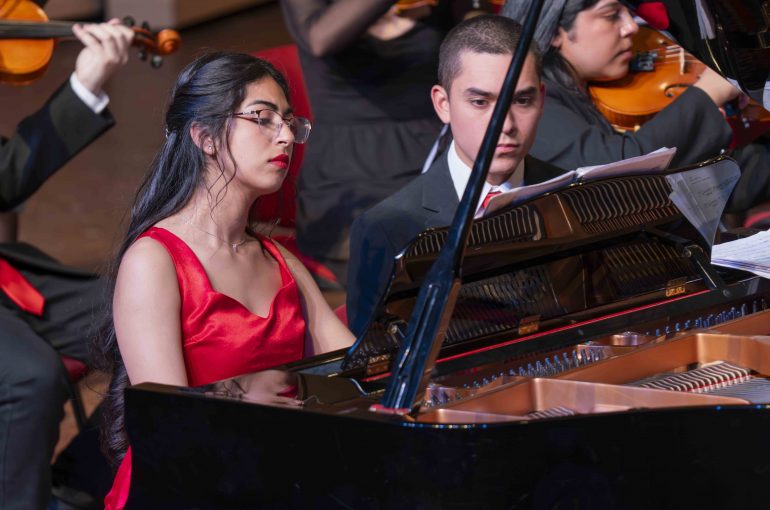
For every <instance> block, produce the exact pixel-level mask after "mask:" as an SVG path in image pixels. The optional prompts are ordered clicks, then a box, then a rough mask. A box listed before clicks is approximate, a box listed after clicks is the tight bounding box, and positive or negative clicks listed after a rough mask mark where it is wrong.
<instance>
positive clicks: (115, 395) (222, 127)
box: [93, 52, 289, 463]
mask: <svg viewBox="0 0 770 510" xmlns="http://www.w3.org/2000/svg"><path fill="white" fill-rule="evenodd" d="M265 78H269V79H273V80H275V82H276V83H277V84H278V85H279V86H280V87H281V89H282V90H283V92H284V94H285V95H286V99H287V100H289V88H288V86H287V84H286V80H285V79H284V77H283V76H282V75H281V74H280V73H279V72H278V71H277V70H276V69H275V68H274V67H273V66H272V65H271V64H269V63H268V62H266V61H264V60H262V59H259V58H256V57H253V56H251V55H247V54H243V53H230V52H216V53H209V54H207V55H204V56H202V57H199V58H197V59H196V60H195V61H193V62H192V63H190V64H189V65H188V66H187V67H185V69H184V70H183V71H182V73H181V74H180V75H179V77H178V78H177V81H176V83H175V84H174V88H173V89H172V91H171V97H170V99H169V106H168V110H167V112H166V140H165V141H164V143H163V146H162V147H161V148H160V150H159V151H158V153H157V154H156V156H155V159H154V160H153V162H152V164H151V165H150V168H149V170H148V172H147V174H146V175H145V177H144V180H143V181H142V183H141V185H140V186H139V190H138V192H137V194H136V198H135V199H134V203H133V206H132V208H131V216H130V221H129V225H128V229H127V232H126V235H125V238H124V239H123V242H122V243H121V245H120V247H119V249H118V252H117V255H116V257H115V260H114V261H113V263H112V264H111V266H110V269H109V285H110V294H109V295H110V296H112V295H113V293H114V290H115V280H116V277H117V272H118V268H119V267H120V263H121V261H122V260H123V256H124V255H125V253H126V250H128V248H129V247H130V246H131V245H132V244H133V243H134V241H136V239H137V238H138V237H139V236H140V235H141V234H142V233H143V232H145V231H146V230H147V229H148V228H150V227H151V226H152V225H154V224H156V223H157V222H159V221H160V220H162V219H164V218H167V217H169V216H171V215H173V214H174V213H176V212H177V211H179V210H180V209H182V207H184V206H185V205H186V204H187V203H188V202H189V200H190V199H191V197H192V196H193V193H194V192H195V191H196V190H197V189H198V187H199V186H203V185H205V184H204V177H205V168H206V166H205V158H204V154H203V151H202V150H201V149H200V148H199V147H198V146H197V145H196V144H195V142H194V141H193V139H192V137H191V136H190V128H191V127H192V125H193V123H196V124H197V125H198V126H200V127H201V128H202V129H203V130H204V132H205V134H206V135H207V136H209V137H211V138H212V139H213V140H221V141H222V142H223V147H222V148H220V151H221V150H224V151H226V154H227V156H228V157H230V159H231V160H232V156H231V155H230V152H229V146H228V143H227V141H228V140H229V134H230V122H231V119H232V117H231V116H230V114H232V113H233V112H235V110H236V108H237V107H238V106H239V105H240V104H241V103H242V102H243V99H244V94H245V89H246V86H247V85H249V84H250V83H253V82H256V81H259V80H262V79H265ZM220 171H221V169H220ZM220 178H224V174H222V176H221V177H220ZM219 198H220V197H217V199H219ZM93 351H94V352H93V362H94V365H95V368H97V369H99V370H102V371H105V372H106V373H108V374H110V375H111V380H110V385H109V389H108V391H107V395H106V398H105V402H104V405H103V422H104V423H103V426H102V445H103V448H104V450H105V453H106V454H107V455H108V457H109V458H110V460H111V461H113V462H114V463H117V462H119V461H120V460H121V459H122V458H123V456H124V455H125V452H126V448H127V447H128V438H127V436H126V432H125V426H124V402H123V391H124V390H125V388H126V387H127V386H128V384H129V381H128V374H127V373H126V368H125V365H124V364H123V359H122V358H121V356H120V351H119V349H118V343H117V338H116V336H115V325H114V323H113V318H112V303H111V302H109V304H108V306H107V313H106V316H105V320H104V325H103V327H102V330H101V334H100V335H99V337H98V338H97V339H96V340H95V342H94V349H93Z"/></svg>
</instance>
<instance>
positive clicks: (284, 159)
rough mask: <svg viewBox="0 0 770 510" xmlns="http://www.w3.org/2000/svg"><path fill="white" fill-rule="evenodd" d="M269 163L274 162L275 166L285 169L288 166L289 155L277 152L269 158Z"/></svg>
mask: <svg viewBox="0 0 770 510" xmlns="http://www.w3.org/2000/svg"><path fill="white" fill-rule="evenodd" d="M270 163H272V164H274V165H275V166H277V167H280V168H283V169H286V168H289V155H288V154H279V155H277V156H276V157H274V158H273V159H271V160H270Z"/></svg>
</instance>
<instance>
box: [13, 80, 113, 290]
mask: <svg viewBox="0 0 770 510" xmlns="http://www.w3.org/2000/svg"><path fill="white" fill-rule="evenodd" d="M113 124H114V121H113V119H112V116H111V115H110V113H109V112H108V111H107V110H105V111H104V112H102V113H101V114H98V115H97V114H95V113H94V112H93V111H92V110H91V109H90V108H89V107H88V106H87V105H86V104H84V103H83V101H81V100H80V98H79V97H78V96H77V95H76V94H75V92H74V91H73V90H72V88H71V87H70V85H69V82H67V83H65V84H64V85H63V86H62V87H61V88H59V90H57V91H56V93H54V95H53V96H52V97H51V99H49V100H48V102H47V103H46V104H45V105H44V106H43V107H42V108H41V109H40V110H38V111H37V112H36V113H34V114H32V115H30V116H29V117H27V118H25V119H24V120H22V121H21V122H20V123H19V125H18V128H17V130H16V133H14V134H13V136H12V137H11V138H10V139H6V138H2V137H0V211H7V210H10V209H12V208H14V207H15V206H17V205H18V204H20V203H22V202H24V201H25V200H26V199H27V198H29V196H30V195H32V194H33V193H34V192H35V191H36V190H37V189H38V188H39V187H40V186H41V185H42V184H43V183H44V182H45V181H46V179H48V178H49V177H50V176H51V175H53V173H54V172H56V171H57V170H58V169H59V168H61V167H62V166H64V164H65V163H67V161H69V160H70V159H72V157H73V156H75V155H76V154H77V153H78V152H80V151H81V150H82V149H83V148H84V147H86V146H87V145H88V144H90V143H91V142H92V141H93V140H94V139H95V138H97V137H98V136H99V135H101V134H102V133H104V131H106V130H107V129H108V128H110V127H111V126H112V125H113ZM0 257H2V258H4V259H6V260H8V261H9V262H11V263H12V264H13V265H14V266H16V267H21V268H25V267H26V268H31V269H38V270H41V271H44V272H56V273H61V274H73V275H75V274H85V273H83V272H81V271H78V270H76V269H72V268H68V267H66V266H63V265H61V264H59V263H58V262H56V261H55V260H53V259H52V258H50V257H48V256H47V255H45V254H44V253H42V252H41V251H40V250H37V249H36V248H34V247H32V246H30V245H27V244H24V243H3V244H0Z"/></svg>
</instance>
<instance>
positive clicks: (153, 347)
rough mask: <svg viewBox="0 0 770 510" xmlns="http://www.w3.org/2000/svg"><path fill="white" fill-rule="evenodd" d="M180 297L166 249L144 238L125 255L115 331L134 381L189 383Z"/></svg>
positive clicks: (116, 299) (117, 294)
mask: <svg viewBox="0 0 770 510" xmlns="http://www.w3.org/2000/svg"><path fill="white" fill-rule="evenodd" d="M180 307H181V299H180V296H179V284H178V283H177V278H176V271H175V269H174V264H173V262H172V261H171V258H170V257H169V255H168V253H167V252H166V250H165V249H164V248H163V247H162V246H161V245H160V244H158V243H157V242H156V241H153V240H152V239H149V238H143V239H139V240H138V241H137V242H136V243H134V244H133V245H132V246H131V247H130V248H129V249H128V250H127V251H126V254H125V255H124V256H123V260H122V261H121V263H120V268H119V270H118V278H117V282H116V286H115V295H114V296H113V301H112V310H113V319H114V322H115V334H116V335H117V339H118V346H119V347H120V354H121V356H122V357H123V362H124V363H125V365H126V370H127V372H128V378H129V380H130V381H131V384H139V383H142V382H156V383H162V384H173V385H176V386H187V373H186V372H185V365H184V358H183V355H182V331H181V323H180Z"/></svg>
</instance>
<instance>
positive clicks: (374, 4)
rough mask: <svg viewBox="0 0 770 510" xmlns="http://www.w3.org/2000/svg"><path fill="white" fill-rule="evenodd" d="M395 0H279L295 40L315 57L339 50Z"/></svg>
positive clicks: (367, 26)
mask: <svg viewBox="0 0 770 510" xmlns="http://www.w3.org/2000/svg"><path fill="white" fill-rule="evenodd" d="M395 3H396V0H338V1H336V2H333V3H331V4H330V3H329V2H328V1H327V0H281V7H282V8H283V17H284V19H285V20H286V24H287V25H288V27H289V31H290V32H291V34H292V37H293V38H294V41H295V42H296V43H297V44H298V45H299V46H302V47H303V48H304V49H305V50H307V51H308V52H310V53H311V54H312V55H314V56H316V57H325V56H327V55H332V54H334V53H338V52H340V51H342V50H344V49H345V48H347V47H348V46H349V45H350V44H351V43H353V41H355V40H356V39H358V38H359V37H360V36H361V35H362V34H363V33H364V32H366V29H367V28H369V26H371V25H372V23H374V22H375V21H377V19H379V18H380V17H381V16H382V15H383V14H385V13H386V12H388V9H390V8H391V7H392V6H393V4H395Z"/></svg>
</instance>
